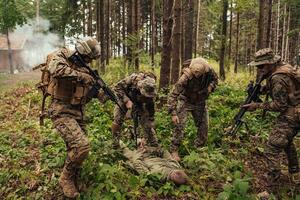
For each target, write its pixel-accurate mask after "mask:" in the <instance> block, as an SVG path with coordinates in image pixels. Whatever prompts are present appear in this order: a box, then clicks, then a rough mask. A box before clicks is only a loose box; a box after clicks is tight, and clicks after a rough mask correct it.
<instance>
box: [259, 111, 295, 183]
mask: <svg viewBox="0 0 300 200" xmlns="http://www.w3.org/2000/svg"><path fill="white" fill-rule="evenodd" d="M299 128H300V112H299V113H298V114H297V113H295V114H294V115H280V116H279V117H278V118H277V121H276V123H275V125H274V128H273V130H272V132H271V133H270V135H269V139H268V142H267V144H266V147H265V157H266V160H267V166H268V169H267V171H268V180H269V184H270V186H272V185H273V184H274V182H275V181H276V180H277V179H278V178H279V176H280V162H279V160H280V153H281V152H282V151H284V152H285V154H286V157H287V160H288V168H289V173H291V174H293V173H297V172H299V164H298V158H297V151H296V148H295V145H294V142H293V139H294V137H295V136H296V135H297V132H298V131H299ZM271 189H272V188H271Z"/></svg>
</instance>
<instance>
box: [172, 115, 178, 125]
mask: <svg viewBox="0 0 300 200" xmlns="http://www.w3.org/2000/svg"><path fill="white" fill-rule="evenodd" d="M172 122H173V123H174V124H179V118H178V116H177V115H173V116H172Z"/></svg>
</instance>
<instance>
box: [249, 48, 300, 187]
mask: <svg viewBox="0 0 300 200" xmlns="http://www.w3.org/2000/svg"><path fill="white" fill-rule="evenodd" d="M250 65H252V66H256V67H257V73H258V76H257V77H258V78H262V79H266V80H267V85H266V87H267V89H268V91H269V94H270V95H271V97H272V101H271V102H265V103H250V104H247V105H244V106H243V107H245V108H248V110H249V111H254V110H256V109H264V110H267V111H272V112H278V113H279V116H278V117H277V120H276V122H275V124H274V126H273V130H272V131H271V133H270V135H269V139H268V142H267V144H266V147H265V156H266V159H267V160H266V161H267V165H268V169H267V170H268V181H269V186H271V185H273V184H274V183H275V181H276V180H278V178H279V176H280V163H279V160H280V157H279V154H280V152H282V151H284V152H285V153H286V156H287V159H288V168H289V173H290V174H291V175H292V177H294V179H296V178H297V177H299V164H298V159H297V151H296V148H295V145H294V143H293V139H294V137H295V136H296V135H297V131H299V128H300V82H299V77H298V78H297V76H299V73H298V75H297V72H296V71H295V70H294V69H293V67H292V66H291V65H289V64H287V63H284V62H282V61H281V58H280V56H278V55H274V54H273V51H272V50H271V49H270V48H265V49H261V50H259V51H258V52H256V53H255V61H253V62H251V63H250ZM297 79H298V80H297ZM268 189H269V192H272V187H269V188H268Z"/></svg>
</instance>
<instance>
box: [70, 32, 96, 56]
mask: <svg viewBox="0 0 300 200" xmlns="http://www.w3.org/2000/svg"><path fill="white" fill-rule="evenodd" d="M75 49H76V51H77V52H78V53H79V54H80V55H81V56H87V57H88V58H89V59H97V58H99V57H100V44H99V42H98V41H97V40H96V39H94V38H92V37H86V38H83V39H80V40H78V41H77V43H76V44H75Z"/></svg>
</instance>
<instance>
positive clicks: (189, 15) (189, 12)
mask: <svg viewBox="0 0 300 200" xmlns="http://www.w3.org/2000/svg"><path fill="white" fill-rule="evenodd" d="M185 6H186V9H185V11H186V13H185V14H184V25H185V27H184V37H185V39H184V48H183V49H184V57H183V60H187V59H191V58H192V57H193V31H192V30H193V23H194V8H193V7H194V0H187V1H185Z"/></svg>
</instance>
